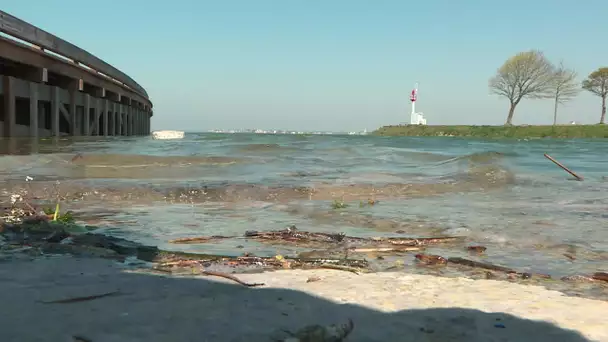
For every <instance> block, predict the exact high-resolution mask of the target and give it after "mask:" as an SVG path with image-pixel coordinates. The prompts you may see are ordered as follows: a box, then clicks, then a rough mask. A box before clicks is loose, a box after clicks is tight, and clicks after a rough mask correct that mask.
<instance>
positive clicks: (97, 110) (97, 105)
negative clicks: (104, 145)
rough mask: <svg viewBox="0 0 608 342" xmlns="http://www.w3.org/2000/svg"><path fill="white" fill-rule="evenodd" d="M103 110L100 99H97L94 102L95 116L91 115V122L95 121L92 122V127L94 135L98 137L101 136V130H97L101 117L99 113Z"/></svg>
mask: <svg viewBox="0 0 608 342" xmlns="http://www.w3.org/2000/svg"><path fill="white" fill-rule="evenodd" d="M102 110H103V104H102V101H101V99H99V98H98V99H97V100H96V101H95V114H94V115H93V120H95V121H94V122H93V127H94V129H95V135H97V136H99V135H101V132H100V131H101V130H100V129H99V118H100V117H101V113H102V112H101V111H102Z"/></svg>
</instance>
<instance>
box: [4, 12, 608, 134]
mask: <svg viewBox="0 0 608 342" xmlns="http://www.w3.org/2000/svg"><path fill="white" fill-rule="evenodd" d="M2 9H3V10H5V11H7V12H9V13H11V14H13V15H15V16H18V17H20V18H21V19H24V20H26V21H28V22H31V23H33V24H35V25H37V26H39V27H41V28H43V29H45V30H47V31H49V32H51V33H53V34H55V35H58V36H60V37H62V38H64V39H66V40H68V41H70V42H72V43H74V44H76V45H78V46H80V47H82V48H84V49H85V50H88V51H89V52H91V53H93V54H95V55H97V56H98V57H100V58H102V59H104V60H105V61H107V62H108V63H110V64H113V65H114V66H116V67H117V68H119V69H121V70H122V71H124V72H126V73H127V74H129V75H130V76H132V77H133V78H134V79H135V80H137V81H138V82H139V83H140V84H141V85H143V86H144V87H145V88H146V89H147V90H148V93H149V94H150V96H151V98H152V101H153V102H154V107H155V116H154V120H153V125H152V129H183V130H188V131H197V130H205V129H212V128H277V129H310V130H362V129H363V128H367V129H374V128H376V127H378V126H381V125H384V124H391V123H398V122H401V121H407V120H408V116H409V100H408V96H409V92H410V91H411V89H412V88H413V85H414V84H415V82H419V83H420V93H419V102H418V109H419V110H420V111H422V112H424V113H425V116H426V117H427V120H428V121H429V123H430V124H502V123H504V120H505V118H506V114H507V110H508V108H507V107H508V103H507V101H506V100H505V99H502V98H498V97H496V96H494V95H490V94H489V91H488V88H487V83H488V78H489V77H490V76H492V75H493V73H494V72H495V71H496V69H497V68H498V67H499V66H500V65H501V64H502V63H503V62H504V61H505V59H506V58H508V57H509V56H510V55H513V54H515V53H517V52H519V51H525V50H528V49H541V50H543V51H544V52H545V53H546V54H547V55H548V57H550V58H551V59H553V60H554V61H555V62H559V60H561V59H563V60H564V62H565V63H566V64H567V65H568V66H570V67H574V68H575V69H576V70H577V71H578V72H579V73H580V77H581V79H582V78H583V76H586V75H587V74H589V73H590V72H591V71H593V70H595V69H596V68H597V67H600V66H608V44H607V43H606V37H608V19H607V18H608V17H607V15H608V14H607V13H608V1H606V0H585V1H576V2H572V1H570V0H568V1H567V0H552V1H550V0H525V1H523V0H511V1H508V2H504V1H492V0H461V1H453V0H450V1H448V0H426V1H422V0H420V1H407V0H221V1H219V0H215V1H206V0H198V1H195V0H174V1H160V0H159V1H155V0H129V1H117V0H105V1H87V2H86V4H85V2H82V1H75V0H62V1H59V0H56V1H51V0H22V1H4V2H3V4H2ZM600 106H601V104H600V99H599V98H598V97H594V96H592V95H590V94H587V93H582V94H581V95H580V96H579V97H578V98H577V99H576V100H574V101H572V102H570V103H569V104H567V105H565V106H563V107H561V108H560V121H561V122H568V121H570V120H577V121H580V122H584V123H596V122H598V121H599V116H600ZM552 116H553V103H552V102H551V101H550V100H543V101H534V100H527V101H524V102H522V103H521V104H520V106H519V107H518V109H517V111H516V113H515V119H514V123H516V124H521V123H528V124H542V123H545V124H547V123H551V120H552Z"/></svg>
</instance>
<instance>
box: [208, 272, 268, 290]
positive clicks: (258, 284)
mask: <svg viewBox="0 0 608 342" xmlns="http://www.w3.org/2000/svg"><path fill="white" fill-rule="evenodd" d="M201 274H204V275H208V276H214V277H220V278H225V279H229V280H232V281H234V282H237V283H239V284H241V285H243V286H246V287H255V286H262V285H264V283H246V282H244V281H242V280H240V279H239V278H237V277H235V276H233V275H230V274H227V273H222V272H215V271H201Z"/></svg>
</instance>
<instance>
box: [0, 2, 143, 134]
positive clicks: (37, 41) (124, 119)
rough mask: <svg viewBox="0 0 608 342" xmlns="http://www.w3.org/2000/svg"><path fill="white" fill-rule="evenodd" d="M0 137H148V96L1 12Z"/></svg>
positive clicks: (68, 46)
mask: <svg viewBox="0 0 608 342" xmlns="http://www.w3.org/2000/svg"><path fill="white" fill-rule="evenodd" d="M0 78H1V81H0V136H2V137H9V138H10V137H33V138H37V137H46V136H57V137H58V136H66V135H67V136H91V135H97V136H119V135H149V134H150V121H151V119H152V116H153V111H152V108H153V106H152V102H151V101H150V99H149V97H148V93H147V92H146V91H145V89H144V88H143V87H141V86H140V85H139V84H138V83H137V82H135V81H134V80H133V79H131V78H130V77H129V76H127V75H126V74H124V73H123V72H121V71H120V70H118V69H116V68H114V67H113V66H111V65H110V64H108V63H106V62H104V61H103V60H101V59H99V58H97V57H95V56H94V55H92V54H90V53H88V52H86V51H85V50H82V49H80V48H79V47H77V46H75V45H73V44H71V43H69V42H67V41H64V40H62V39H61V38H59V37H56V36H54V35H52V34H50V33H48V32H46V31H43V30H42V29H40V28H37V27H36V26H33V25H31V24H29V23H27V22H25V21H23V20H20V19H18V18H16V17H14V16H11V15H10V14H8V13H6V12H3V11H0Z"/></svg>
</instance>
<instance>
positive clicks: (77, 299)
mask: <svg viewBox="0 0 608 342" xmlns="http://www.w3.org/2000/svg"><path fill="white" fill-rule="evenodd" d="M119 293H120V291H112V292H106V293H102V294H98V295H92V296H84V297H73V298H67V299H58V300H50V301H43V302H42V303H44V304H69V303H76V302H85V301H89V300H93V299H97V298H103V297H108V296H114V295H117V294H119Z"/></svg>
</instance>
